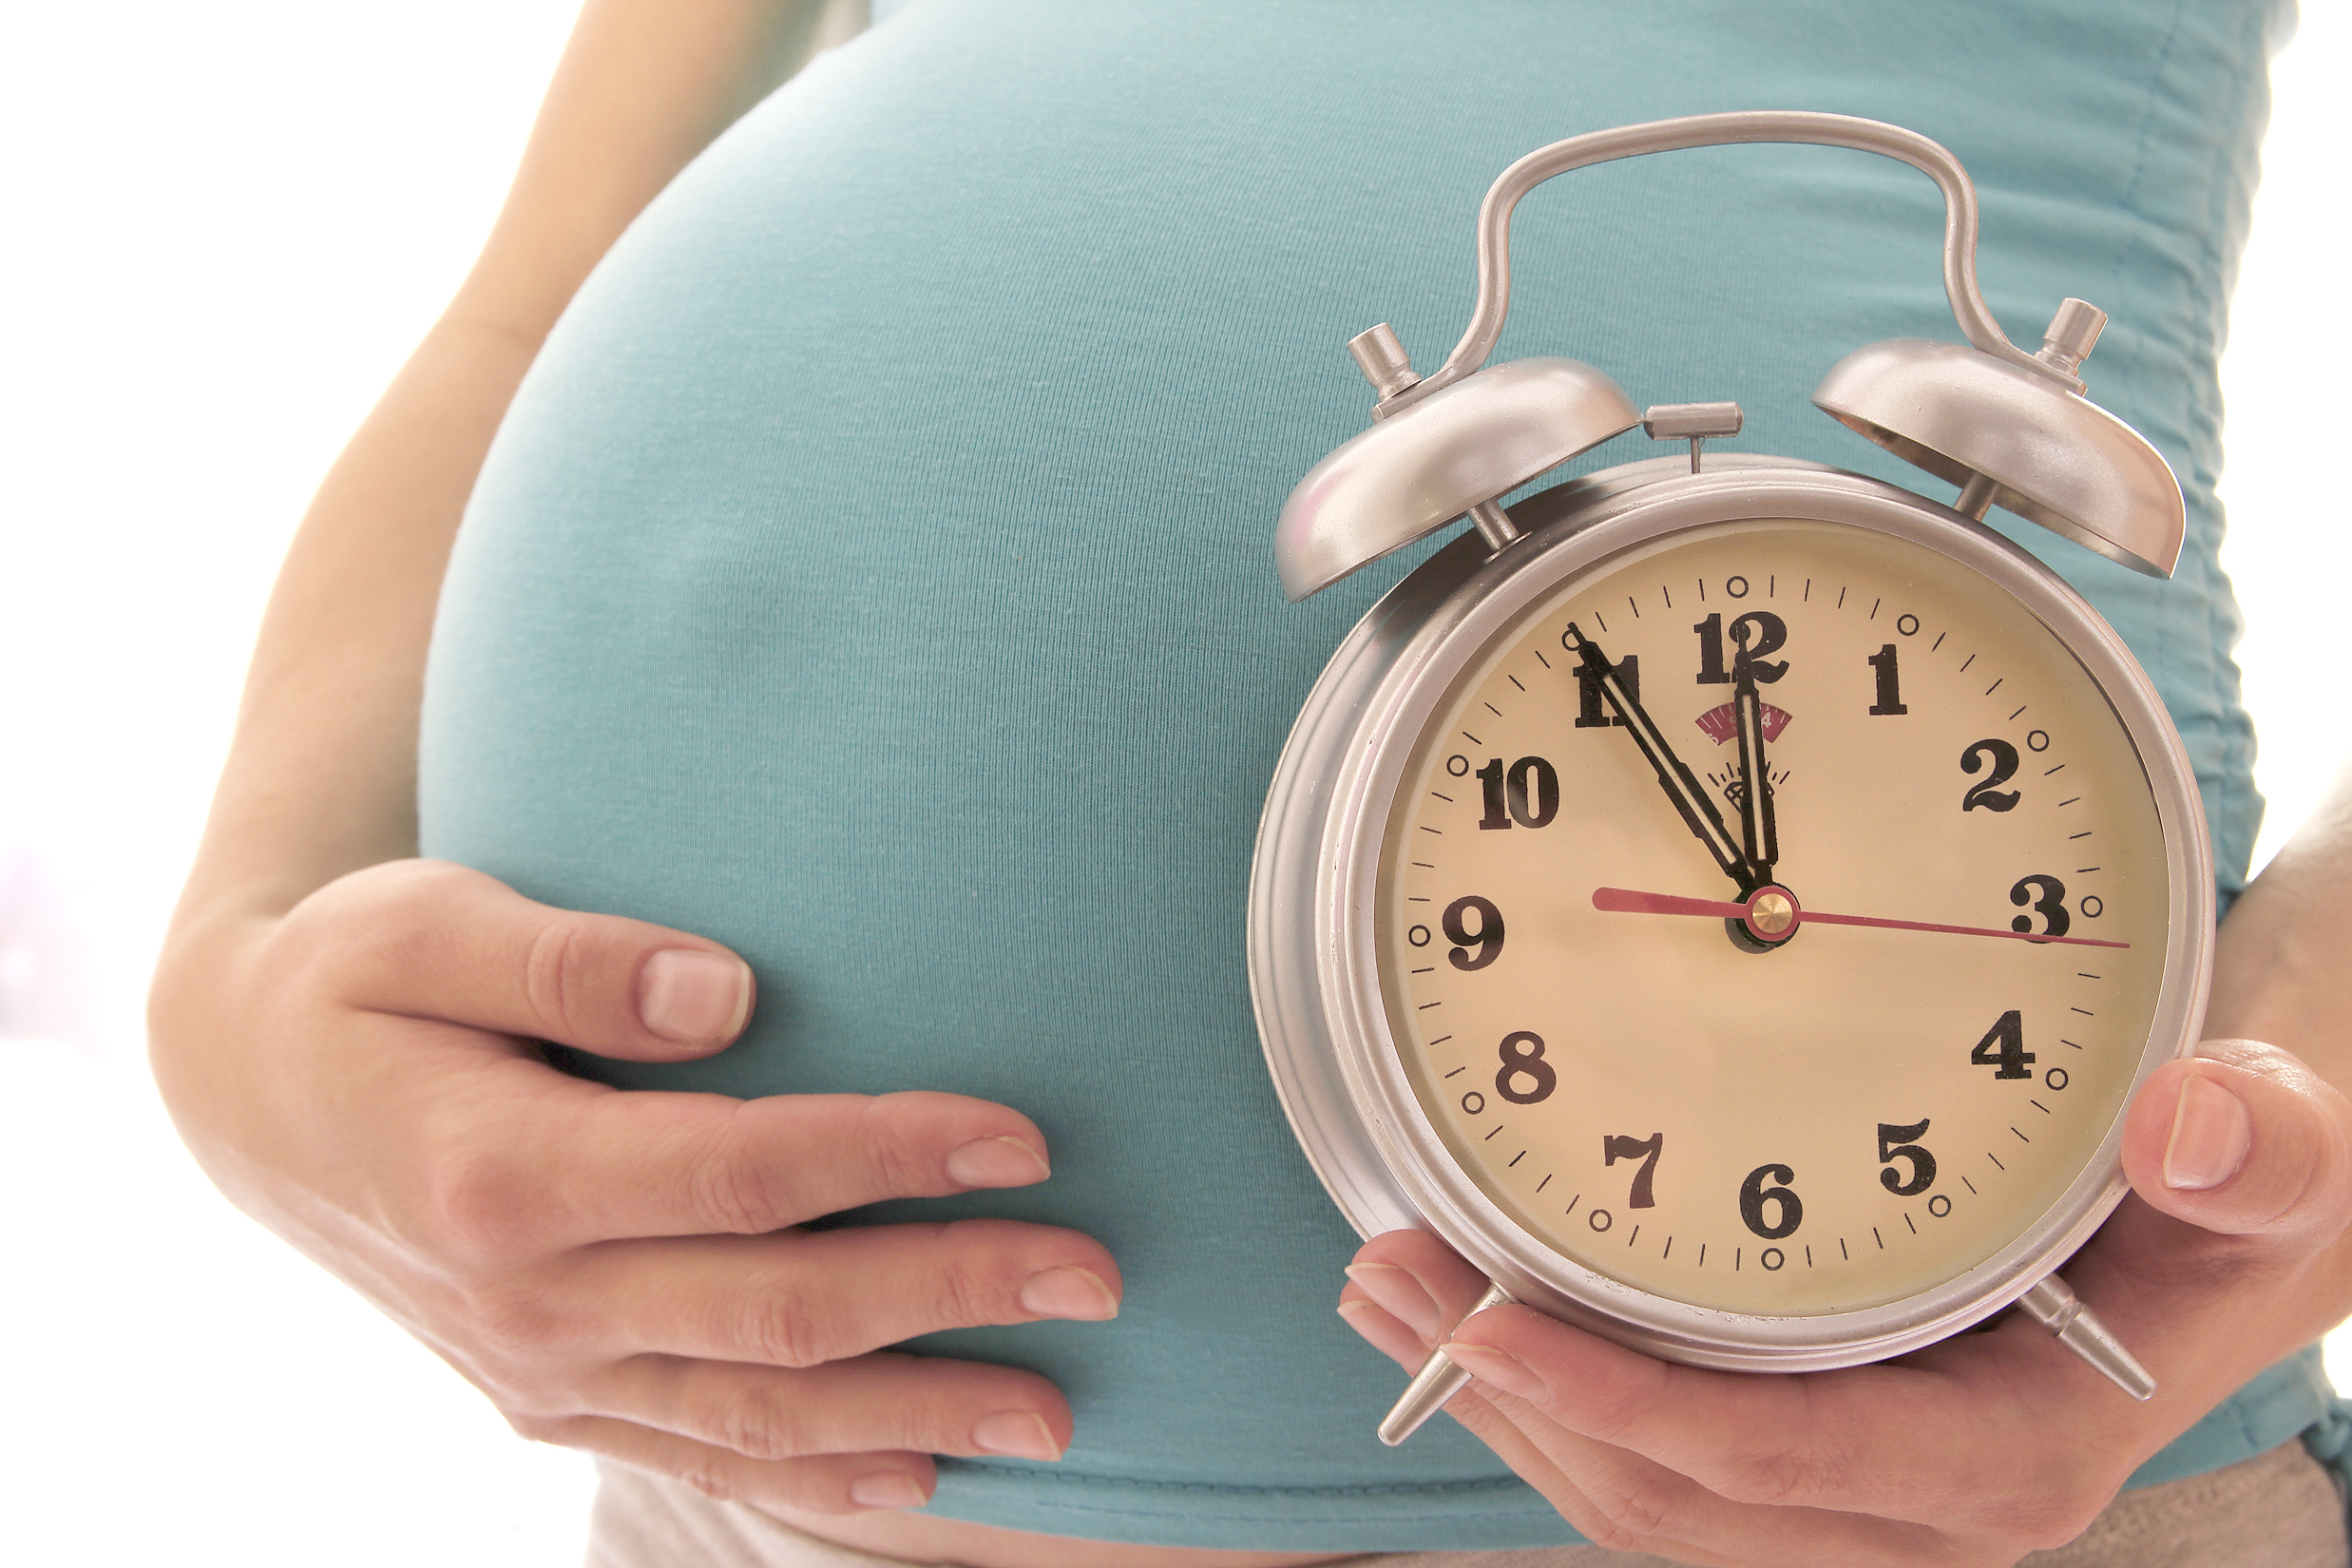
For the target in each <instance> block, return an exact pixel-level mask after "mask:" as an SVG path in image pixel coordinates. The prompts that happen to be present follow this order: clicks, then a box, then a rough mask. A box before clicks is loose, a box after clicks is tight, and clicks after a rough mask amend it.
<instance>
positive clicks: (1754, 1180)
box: [1739, 1165, 1805, 1241]
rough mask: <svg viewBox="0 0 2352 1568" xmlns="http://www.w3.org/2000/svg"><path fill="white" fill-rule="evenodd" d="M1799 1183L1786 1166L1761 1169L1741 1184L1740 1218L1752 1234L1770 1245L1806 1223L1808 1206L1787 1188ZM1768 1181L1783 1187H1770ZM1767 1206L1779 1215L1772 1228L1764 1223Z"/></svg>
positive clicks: (1775, 1216)
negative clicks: (1793, 1183)
mask: <svg viewBox="0 0 2352 1568" xmlns="http://www.w3.org/2000/svg"><path fill="white" fill-rule="evenodd" d="M1796 1179H1797V1173H1796V1172H1794V1171H1792V1170H1790V1169H1789V1168H1788V1166H1786V1165H1759V1166H1757V1167H1756V1168H1755V1169H1754V1170H1752V1171H1750V1172H1749V1173H1748V1179H1747V1180H1746V1181H1743V1182H1741V1183H1740V1184H1739V1217H1740V1218H1741V1219H1742V1220H1744V1221H1745V1222H1746V1223H1747V1226H1748V1228H1749V1229H1750V1230H1751V1231H1753V1232H1755V1233H1756V1234H1758V1235H1760V1236H1762V1237H1763V1238H1764V1239H1765V1240H1767V1241H1778V1240H1779V1239H1780V1238H1781V1237H1783V1236H1785V1235H1788V1234H1789V1233H1792V1232H1794V1231H1795V1230H1796V1228H1797V1227H1798V1226H1800V1225H1802V1224H1804V1223H1805V1205H1804V1204H1803V1203H1802V1202H1800V1201H1799V1200H1798V1198H1797V1195H1796V1194H1795V1193H1794V1192H1792V1191H1790V1190H1789V1188H1788V1186H1787V1185H1786V1183H1788V1182H1791V1181H1794V1180H1796ZM1768 1180H1769V1181H1771V1182H1774V1183H1778V1184H1780V1185H1774V1186H1770V1187H1768V1186H1766V1185H1765V1183H1766V1182H1767V1181H1768ZM1767 1203H1769V1204H1771V1205H1772V1206H1773V1208H1774V1209H1775V1210H1776V1211H1778V1212H1777V1213H1776V1214H1774V1215H1773V1218H1772V1223H1771V1224H1769V1225H1767V1224H1766V1223H1765V1222H1764V1206H1765V1205H1766V1204H1767Z"/></svg>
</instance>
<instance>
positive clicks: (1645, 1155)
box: [1600, 1133, 1666, 1209]
mask: <svg viewBox="0 0 2352 1568" xmlns="http://www.w3.org/2000/svg"><path fill="white" fill-rule="evenodd" d="M1665 1152H1666V1135H1665V1134H1664V1133H1652V1134H1651V1135H1650V1136H1649V1137H1648V1138H1634V1137H1631V1136H1629V1135H1627V1134H1624V1133H1613V1134H1611V1135H1610V1136H1608V1137H1606V1138H1602V1139H1601V1140H1600V1162H1601V1164H1602V1165H1604V1166H1607V1165H1615V1164H1616V1162H1617V1161H1618V1160H1620V1159H1638V1160H1640V1161H1641V1169H1640V1170H1638V1171H1635V1173H1634V1185H1633V1190H1632V1194H1631V1195H1630V1196H1628V1197H1627V1198H1626V1200H1625V1206H1626V1207H1627V1208H1628V1209H1654V1208H1656V1207H1657V1206H1658V1205H1657V1199H1656V1198H1655V1197H1654V1196H1652V1195H1651V1191H1650V1173H1652V1172H1653V1171H1654V1170H1656V1169H1657V1165H1658V1156H1659V1155H1661V1154H1663V1153H1665Z"/></svg>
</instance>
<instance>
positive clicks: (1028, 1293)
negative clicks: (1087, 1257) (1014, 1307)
mask: <svg viewBox="0 0 2352 1568" xmlns="http://www.w3.org/2000/svg"><path fill="white" fill-rule="evenodd" d="M1021 1305H1022V1307H1023V1309H1024V1310H1028V1311H1032V1312H1035V1313H1036V1314H1037V1315H1038V1316H1040V1317H1074V1318H1082V1319H1084V1320H1085V1321H1087V1322H1089V1323H1100V1321H1102V1320H1103V1319H1104V1318H1112V1317H1117V1316H1119V1298H1118V1297H1117V1296H1115V1295H1113V1294H1111V1288H1110V1287H1109V1286H1107V1285H1105V1284H1103V1283H1102V1281H1101V1280H1100V1279H1099V1278H1097V1277H1096V1276H1095V1275H1094V1274H1093V1273H1091V1272H1088V1271H1086V1270H1084V1269H1076V1268H1061V1269H1047V1270H1046V1271H1044V1272H1042V1273H1036V1274H1031V1275H1030V1276H1029V1282H1028V1283H1027V1284H1026V1285H1023V1287H1022V1288H1021Z"/></svg>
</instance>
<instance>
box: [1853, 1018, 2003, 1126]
mask: <svg viewBox="0 0 2352 1568" xmlns="http://www.w3.org/2000/svg"><path fill="white" fill-rule="evenodd" d="M1968 1060H1969V1061H1972V1062H1974V1063H1976V1064H1977V1065H1978V1066H1979V1067H1991V1068H1994V1069H1996V1071H1995V1072H1994V1074H1993V1076H1994V1077H1995V1078H2022V1079H2026V1080H2031V1079H2032V1078H2033V1076H2034V1070H2033V1069H2034V1053H2033V1052H2031V1051H2029V1050H2027V1049H2026V1048H2025V1015H2024V1014H2022V1013H2020V1012H2018V1011H2017V1008H2015V1007H2012V1008H2010V1009H2009V1010H2008V1011H2007V1012H2005V1013H2003V1014H2001V1015H2000V1017H1998V1018H1997V1019H1995V1020H1994V1021H1993V1026H1992V1027H1991V1028H1989V1029H1987V1030H1985V1031H1984V1038H1983V1039H1982V1040H1979V1041H1978V1042H1977V1048H1976V1049H1975V1050H1973V1051H1971V1052H1969V1053H1968ZM1880 1131H1881V1132H1884V1131H1885V1129H1884V1128H1881V1129H1880Z"/></svg>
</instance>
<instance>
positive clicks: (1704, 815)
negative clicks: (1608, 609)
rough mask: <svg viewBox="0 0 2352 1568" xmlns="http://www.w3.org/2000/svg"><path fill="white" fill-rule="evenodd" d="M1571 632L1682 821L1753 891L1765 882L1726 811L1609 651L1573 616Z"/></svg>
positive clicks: (1726, 869) (1587, 666)
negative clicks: (1661, 728) (1628, 683)
mask: <svg viewBox="0 0 2352 1568" xmlns="http://www.w3.org/2000/svg"><path fill="white" fill-rule="evenodd" d="M1568 631H1569V633H1570V635H1572V636H1573V637H1575V638H1576V640H1577V657H1578V659H1579V660H1582V662H1583V664H1584V668H1585V669H1586V670H1587V671H1588V672H1589V673H1590V675H1591V678H1592V679H1594V680H1596V681H1597V683H1598V684H1599V686H1600V695H1601V696H1602V697H1603V698H1606V699H1607V701H1608V703H1609V706H1610V707H1612V708H1614V709H1616V717H1617V719H1618V721H1619V722H1620V723H1622V724H1623V725H1624V726H1625V729H1626V733H1627V734H1629V735H1631V736H1633V737H1634V744H1635V745H1636V746H1638V747H1640V748H1641V755H1643V756H1645V757H1647V758H1648V759H1649V762H1650V766H1651V767H1652V768H1653V769H1654V770H1655V772H1656V774H1657V775H1658V785H1659V787H1660V788H1662V789H1664V790H1665V792H1666V798H1667V799H1669V800H1671V801H1673V803H1674V809H1675V810H1676V811H1678V812H1680V813H1682V820H1683V823H1684V825H1685V826H1687V827H1688V828H1689V829H1690V830H1691V832H1692V834H1693V835H1694V836H1695V837H1696V838H1697V839H1698V841H1699V842H1700V843H1701V844H1704V845H1706V846H1707V852H1708V853H1709V854H1711V855H1713V856H1714V857H1715V864H1716V865H1718V866H1720V867H1722V868H1723V874H1724V875H1726V876H1728V877H1730V878H1731V880H1732V881H1733V882H1735V883H1737V884H1738V885H1739V890H1740V891H1741V892H1742V893H1749V892H1752V891H1754V890H1755V889H1756V888H1757V887H1759V886H1760V885H1761V882H1760V879H1759V877H1758V875H1757V873H1756V870H1755V869H1754V868H1753V867H1751V866H1750V865H1749V863H1748V857H1747V856H1746V855H1745V854H1743V853H1741V851H1740V846H1739V842H1738V840H1736V839H1734V838H1733V837H1732V836H1731V830H1730V829H1729V828H1726V827H1725V826H1724V825H1723V815H1722V813H1719V812H1717V811H1716V810H1715V803H1714V802H1713V801H1711V800H1710V799H1708V798H1707V792H1706V791H1704V790H1702V789H1700V788H1699V781H1698V780H1697V778H1695V777H1693V776H1692V773H1691V770H1690V769H1689V768H1687V767H1685V766H1683V762H1682V758H1680V757H1678V756H1676V755H1674V749H1673V747H1672V746H1669V745H1668V744H1667V743H1666V736H1665V735H1664V734H1662V733H1661V732H1660V731H1659V729H1658V727H1657V725H1656V724H1655V723H1654V722H1652V720H1651V717H1650V716H1649V715H1648V714H1647V713H1645V712H1643V711H1642V706H1641V704H1640V703H1638V702H1636V701H1635V700H1634V694H1633V693H1631V692H1629V691H1627V690H1626V689H1625V683H1624V682H1623V681H1621V680H1619V679H1617V672H1616V667H1615V666H1614V665H1612V664H1611V663H1610V662H1609V656H1608V655H1606V654H1604V653H1602V652H1601V651H1600V649H1599V647H1598V646H1597V645H1596V644H1595V643H1594V641H1593V640H1592V639H1590V638H1588V637H1586V636H1585V635H1584V632H1583V630H1582V629H1581V628H1580V627H1578V625H1577V623H1576V622H1575V621H1570V622H1569V623H1568Z"/></svg>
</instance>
